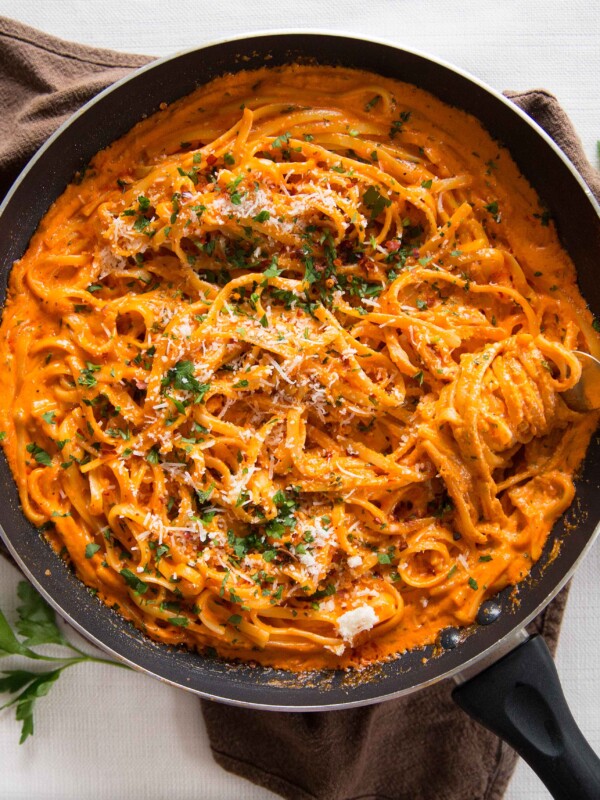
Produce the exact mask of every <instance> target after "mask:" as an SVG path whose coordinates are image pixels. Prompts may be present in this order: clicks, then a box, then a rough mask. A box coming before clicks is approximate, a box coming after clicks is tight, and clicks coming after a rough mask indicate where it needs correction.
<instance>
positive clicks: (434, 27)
mask: <svg viewBox="0 0 600 800" xmlns="http://www.w3.org/2000/svg"><path fill="white" fill-rule="evenodd" d="M0 14H2V15H5V16H8V17H13V18H15V19H18V20H20V21H22V22H25V23H27V24H29V25H32V26H35V27H38V28H41V29H42V30H44V31H47V32H48V33H51V34H54V35H56V36H61V37H63V38H66V39H73V40H78V41H80V42H85V43H87V44H91V45H96V46H99V47H110V48H115V49H118V50H127V51H131V52H136V53H148V54H154V55H160V56H162V55H167V54H169V53H172V52H174V51H177V50H181V49H185V48H188V47H191V46H194V45H199V44H203V43H205V42H208V41H211V40H213V39H218V38H222V37H227V36H230V35H237V34H242V33H245V32H248V31H256V30H266V29H274V28H317V27H318V28H319V29H324V30H333V31H335V30H337V31H347V32H355V33H360V34H363V35H367V36H369V35H370V36H374V37H380V38H387V39H389V40H390V41H392V42H397V43H399V44H405V45H407V46H410V47H414V48H417V49H420V50H424V51H426V52H429V53H432V54H435V55H437V56H439V57H441V58H444V59H446V60H448V61H450V62H453V63H454V64H456V65H458V66H460V67H462V68H464V69H466V70H468V71H469V72H471V73H473V74H474V75H477V76H478V77H479V78H481V79H483V80H484V81H487V83H489V84H491V85H492V86H494V87H495V88H497V89H506V88H511V89H525V88H532V87H544V88H547V89H549V90H550V91H552V92H554V93H555V94H556V95H557V96H558V98H559V100H560V102H561V103H562V105H563V107H564V108H565V109H566V111H567V112H568V113H569V115H570V117H571V119H572V120H573V122H574V124H575V126H576V128H577V130H578V132H579V134H580V136H581V138H582V140H583V143H584V147H585V149H586V152H587V154H588V157H589V158H590V160H591V161H592V163H593V164H594V165H595V166H598V162H597V155H596V140H597V139H598V138H600V102H599V100H600V97H599V91H598V75H599V74H600V4H598V3H589V2H584V0H570V2H568V3H566V2H562V1H561V0H504V2H503V3H497V2H489V0H488V1H487V2H486V1H485V0H462V2H461V3H460V4H450V3H448V2H445V1H444V0H429V2H423V1H422V0H421V2H419V1H418V0H402V2H399V1H397V2H394V1H393V0H370V2H369V3H365V2H364V0H329V2H326V3H324V2H323V0H296V2H295V3H293V4H290V3H286V2H281V1H280V0H279V1H278V2H273V0H263V2H261V3H256V2H252V3H250V2H247V3H244V2H243V0H219V2H216V0H215V1H213V2H207V1H206V0H196V2H194V1H193V0H161V2H160V3H150V2H143V1H142V0H128V2H122V0H102V2H98V3H94V2H85V1H84V0H42V2H40V0H0ZM599 574H600V548H598V547H596V549H595V550H594V551H592V553H591V555H590V556H589V557H588V558H587V560H586V562H584V564H583V565H582V567H581V568H580V570H579V571H578V573H577V575H576V577H575V578H574V581H573V587H572V590H571V597H570V599H569V605H568V607H567V612H566V616H565V620H564V625H563V630H562V635H561V641H560V645H559V649H558V655H557V664H558V669H559V673H560V675H561V678H562V682H563V688H564V690H565V694H566V696H567V699H568V701H569V703H570V704H571V708H572V711H573V713H574V715H575V717H576V719H577V720H578V722H579V725H580V727H581V728H582V730H583V731H584V733H585V734H586V735H587V737H588V738H589V740H590V742H591V744H592V746H593V747H594V748H595V749H596V751H597V752H600V702H599V701H600V690H599V688H598V677H599V676H600V667H599V666H598V664H599V663H600V589H599V587H598V575H599ZM18 579H19V578H18V573H17V571H16V570H15V569H13V568H12V567H10V566H9V565H8V564H6V563H4V562H0V608H2V609H3V610H4V611H5V613H7V615H8V616H9V618H14V609H15V605H16V602H15V601H16V585H17V581H18ZM11 661H13V662H14V660H13V659H7V660H5V661H4V662H3V665H2V668H6V667H8V666H10V667H13V666H14V663H18V660H16V662H14V663H11ZM38 702H39V707H38V710H37V711H36V714H35V718H36V733H35V736H34V737H33V738H32V739H30V740H29V741H28V742H27V743H26V744H25V745H23V746H22V747H19V746H18V744H17V742H18V736H19V729H18V725H17V723H16V722H15V721H14V717H13V713H12V711H3V712H1V714H0V797H2V798H4V800H16V798H22V799H23V800H31V798H36V800H70V799H71V798H76V799H77V800H126V799H127V800H130V798H133V800H141V798H144V800H164V798H167V797H169V798H173V800H188V799H189V800H192V799H193V800H198V798H201V799H202V800H223V799H224V798H225V799H226V798H233V797H235V798H236V799H237V800H272V798H275V795H272V794H271V793H269V792H266V791H265V790H263V789H260V788H258V787H256V786H254V785H252V784H250V783H248V782H247V781H244V780H242V779H240V778H236V777H234V776H232V775H230V774H229V773H227V772H225V771H223V770H221V769H220V768H219V767H217V766H216V765H215V764H214V763H213V761H212V759H211V756H210V752H209V748H208V741H207V737H206V732H205V730H204V726H203V722H202V718H201V715H200V709H199V704H198V701H197V700H196V699H195V698H194V697H193V696H192V695H189V694H187V693H185V692H182V691H179V690H176V689H173V688H170V687H168V686H164V685H162V684H160V683H159V682H158V681H154V680H151V679H150V678H146V677H145V676H143V675H141V674H138V673H133V672H126V671H125V670H118V669H114V668H111V667H105V666H102V665H92V664H90V665H83V666H81V667H75V668H73V669H72V670H70V671H69V672H67V673H66V674H65V675H64V676H62V677H61V679H60V680H59V681H58V683H57V684H56V685H55V686H54V687H53V688H52V691H51V692H50V694H49V696H48V697H47V698H43V699H41V700H40V701H38ZM506 797H507V800H541V799H542V798H547V797H548V794H547V792H546V791H545V789H544V787H543V786H542V784H541V783H540V782H539V780H538V779H537V778H536V776H535V775H534V774H533V773H532V772H531V771H530V770H529V769H528V768H527V767H526V766H525V765H524V764H522V763H520V764H519V767H518V768H517V772H516V774H515V777H514V779H513V781H512V782H511V785H510V787H509V790H508V793H507V796H506ZM432 800H437V799H436V798H432ZM574 800H575V799H574Z"/></svg>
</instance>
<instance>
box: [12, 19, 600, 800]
mask: <svg viewBox="0 0 600 800" xmlns="http://www.w3.org/2000/svg"><path fill="white" fill-rule="evenodd" d="M149 60H150V59H149V58H147V57H145V56H137V55H128V54H124V53H115V52H111V51H109V50H98V49H96V48H90V47H85V46H82V45H78V44H73V43H71V42H65V41H62V40H60V39H56V38H54V37H52V36H48V35H46V34H44V33H41V32H39V31H36V30H33V29H32V28H29V27H26V26H24V25H21V24H20V23H17V22H14V21H13V20H9V19H6V18H2V17H0V103H1V106H2V109H3V114H2V116H1V117H0V198H1V197H2V196H3V195H4V194H5V193H6V191H7V190H8V188H9V187H10V185H11V183H12V181H13V180H14V178H15V177H16V176H17V174H18V172H19V170H20V169H21V168H22V167H23V166H24V164H25V163H26V161H27V159H28V158H29V157H30V156H31V155H32V154H33V153H34V152H35V150H36V149H37V148H38V147H39V146H40V145H41V144H42V143H43V142H44V141H45V140H46V139H47V137H48V136H49V135H50V134H51V133H52V132H53V131H54V130H55V129H56V128H57V127H58V125H59V124H60V123H62V122H63V121H64V120H65V119H67V117H68V116H69V115H70V114H71V113H73V112H74V111H75V110H76V109H77V108H79V106H81V105H82V104H83V103H84V102H85V101H87V100H88V99H89V98H90V97H92V96H93V95H94V94H96V93H97V92H99V91H100V90H101V89H103V88H104V87H105V86H107V85H108V84H110V83H113V82H114V81H116V80H118V79H119V78H121V77H122V76H123V75H125V74H127V73H128V72H130V71H131V70H132V69H134V68H136V67H139V66H142V65H143V64H145V63H147V62H148V61H149ZM506 94H507V96H508V97H510V99H511V100H512V101H513V102H514V103H516V104H517V105H518V106H520V107H521V108H522V109H524V110H525V111H526V112H527V113H528V114H530V115H531V116H532V117H533V118H534V119H536V121H537V122H538V123H540V124H541V125H542V126H543V127H544V128H545V129H546V130H547V131H548V133H549V134H550V136H552V137H553V139H554V140H555V141H556V142H557V143H558V144H559V145H560V146H561V147H562V149H563V150H564V152H565V153H566V154H567V155H568V156H569V158H570V159H571V161H572V162H573V163H574V164H575V165H576V166H577V168H578V169H579V171H580V172H581V174H582V175H583V176H584V178H585V179H586V181H587V182H588V184H589V186H590V187H591V189H592V190H593V191H594V193H595V194H596V196H597V197H600V176H598V174H597V173H596V172H595V171H594V170H593V169H592V168H591V167H590V165H589V163H588V162H587V160H586V158H585V155H584V153H583V150H582V147H581V143H580V141H579V138H578V137H577V134H576V133H575V131H574V129H573V127H572V125H571V123H570V121H569V119H568V117H567V116H566V114H565V112H564V111H563V110H562V109H561V107H560V105H559V104H558V101H557V100H556V98H555V97H553V95H551V94H549V93H548V92H546V91H544V90H531V91H526V92H507V93H506ZM566 597H567V590H566V589H565V590H563V591H562V592H561V593H560V594H559V596H558V597H557V598H556V599H555V600H554V601H553V602H552V603H551V604H550V605H549V606H548V608H547V609H546V610H545V611H544V612H543V613H542V614H541V615H540V616H539V617H538V618H537V619H536V620H535V621H534V623H532V626H531V627H532V630H535V631H538V632H540V633H542V635H543V636H544V637H545V639H546V641H547V643H548V645H549V647H550V649H551V650H552V651H553V652H554V650H555V648H556V642H557V638H558V632H559V628H560V622H561V619H562V615H563V611H564V607H565V602H566ZM451 690H452V685H451V684H450V682H449V681H445V682H443V683H440V684H437V685H435V686H432V687H430V688H428V689H426V690H423V691H420V692H417V693H415V694H412V695H410V696H409V697H407V698H404V699H401V700H393V701H390V702H387V703H380V704H379V705H374V706H369V707H367V708H359V709H351V710H347V711H328V712H321V713H312V714H307V713H276V712H264V711H253V710H247V709H242V708H233V707H230V706H225V705H221V704H217V703H212V702H209V701H202V711H203V714H204V719H205V722H206V727H207V730H208V735H209V737H210V742H211V747H212V751H213V755H214V758H215V761H216V762H217V763H218V764H220V765H221V766H222V767H224V768H225V769H227V770H229V771H230V772H234V773H236V774H237V775H241V776H242V777H244V778H247V779H248V780H251V781H254V782H255V783H257V784H259V785H261V786H264V787H265V788H267V789H270V790H271V791H274V792H277V793H279V794H281V795H283V796H284V797H286V798H289V800H499V799H500V798H501V797H502V795H503V794H504V791H505V789H506V785H507V783H508V780H509V778H510V776H511V774H512V771H513V769H514V766H515V763H516V758H517V757H516V754H515V753H514V752H513V751H512V750H511V749H510V748H509V747H508V745H506V744H504V743H502V742H500V741H499V740H498V739H497V738H496V737H495V736H494V735H493V734H492V733H490V732H489V731H488V730H486V729H484V728H482V727H480V726H479V725H478V724H477V723H476V722H474V721H473V720H471V719H470V718H469V717H467V716H466V714H464V713H463V712H462V711H460V710H459V709H458V708H457V707H456V706H455V705H454V703H453V702H452V700H451V697H450V692H451ZM190 779H191V780H193V777H192V776H190Z"/></svg>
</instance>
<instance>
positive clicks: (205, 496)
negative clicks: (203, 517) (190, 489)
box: [196, 483, 215, 505]
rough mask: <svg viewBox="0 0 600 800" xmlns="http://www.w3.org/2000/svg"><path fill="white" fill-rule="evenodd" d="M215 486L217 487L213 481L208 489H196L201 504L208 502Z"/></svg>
mask: <svg viewBox="0 0 600 800" xmlns="http://www.w3.org/2000/svg"><path fill="white" fill-rule="evenodd" d="M214 488H215V485H214V483H211V485H210V486H209V487H208V489H196V497H197V498H198V502H199V503H200V505H202V504H203V503H206V502H207V501H208V500H209V499H210V496H211V495H212V493H213V489H214Z"/></svg>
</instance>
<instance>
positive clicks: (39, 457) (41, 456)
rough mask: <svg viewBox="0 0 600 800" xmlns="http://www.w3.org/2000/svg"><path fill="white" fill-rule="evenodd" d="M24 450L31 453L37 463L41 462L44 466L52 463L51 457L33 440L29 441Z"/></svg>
mask: <svg viewBox="0 0 600 800" xmlns="http://www.w3.org/2000/svg"><path fill="white" fill-rule="evenodd" d="M26 450H27V452H28V453H31V455H32V456H33V457H34V458H35V460H36V461H37V463H38V464H42V465H43V466H44V467H50V466H51V465H52V457H51V456H50V455H49V454H48V453H47V452H46V451H45V450H43V449H42V448H41V447H40V446H39V445H37V444H36V443H35V442H30V444H28V445H27V447H26Z"/></svg>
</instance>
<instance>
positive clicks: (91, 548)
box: [85, 542, 100, 558]
mask: <svg viewBox="0 0 600 800" xmlns="http://www.w3.org/2000/svg"><path fill="white" fill-rule="evenodd" d="M98 550H100V545H99V544H96V543H95V542H90V543H89V544H86V546H85V557H86V558H91V557H92V556H93V555H94V553H97V552H98Z"/></svg>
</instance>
